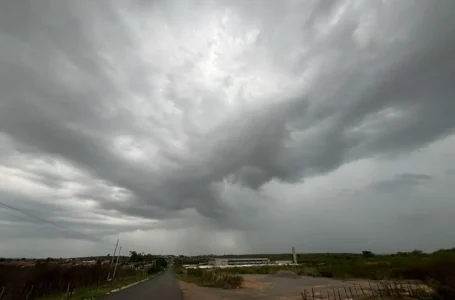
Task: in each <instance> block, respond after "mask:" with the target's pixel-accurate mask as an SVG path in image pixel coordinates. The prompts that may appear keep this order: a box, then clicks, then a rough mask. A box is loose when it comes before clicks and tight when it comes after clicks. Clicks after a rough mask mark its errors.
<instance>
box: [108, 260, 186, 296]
mask: <svg viewBox="0 0 455 300" xmlns="http://www.w3.org/2000/svg"><path fill="white" fill-rule="evenodd" d="M146 299H147V300H153V299H160V300H161V299H163V300H164V299H165V300H183V294H182V291H181V290H180V286H179V283H178V281H177V279H175V277H174V274H173V273H172V267H169V268H168V269H167V270H166V271H164V273H163V274H161V275H158V276H157V277H155V278H152V279H150V280H147V281H144V282H141V283H139V284H136V285H135V286H132V287H130V288H127V289H124V290H121V291H118V292H116V293H113V294H110V295H107V296H105V297H103V300H146Z"/></svg>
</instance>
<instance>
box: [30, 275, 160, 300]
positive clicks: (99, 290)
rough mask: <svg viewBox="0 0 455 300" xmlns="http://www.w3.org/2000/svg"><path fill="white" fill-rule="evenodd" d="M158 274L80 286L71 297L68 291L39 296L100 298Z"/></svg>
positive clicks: (49, 299)
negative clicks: (67, 293) (67, 295)
mask: <svg viewBox="0 0 455 300" xmlns="http://www.w3.org/2000/svg"><path fill="white" fill-rule="evenodd" d="M156 275H157V274H153V275H140V276H128V277H124V278H120V279H118V280H117V281H116V282H115V283H109V282H106V283H105V284H103V285H101V286H98V287H89V288H79V289H76V290H75V291H74V293H73V294H72V295H71V296H70V297H69V298H66V293H59V294H55V295H52V296H46V297H43V298H39V299H40V300H61V299H74V300H75V299H77V300H81V299H91V298H95V299H99V298H101V297H102V296H104V295H106V293H107V292H110V291H111V290H113V289H118V288H121V287H122V286H125V285H128V284H132V283H135V282H138V281H141V280H144V279H148V278H151V277H154V276H156Z"/></svg>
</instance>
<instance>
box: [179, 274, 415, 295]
mask: <svg viewBox="0 0 455 300" xmlns="http://www.w3.org/2000/svg"><path fill="white" fill-rule="evenodd" d="M243 278H244V281H243V284H242V288H240V289H233V290H227V289H215V288H208V287H200V286H197V285H195V284H192V283H187V282H180V286H181V288H182V291H183V294H184V297H185V298H184V299H185V300H196V299H201V300H204V299H207V300H209V299H211V300H212V299H213V300H217V299H225V300H246V299H261V300H287V299H289V300H291V299H292V300H296V299H300V300H302V294H303V297H304V299H307V300H313V299H315V300H317V299H320V300H326V299H327V300H328V299H336V300H339V299H340V298H341V299H351V298H363V299H367V298H372V294H373V293H374V295H375V298H378V299H380V297H381V298H383V299H386V296H385V295H387V291H386V289H385V288H384V285H383V283H381V282H378V281H368V280H361V279H357V280H337V279H329V278H313V277H307V276H302V277H297V278H292V277H290V276H289V277H288V276H282V275H244V276H243ZM389 286H391V287H398V288H401V289H402V290H401V291H400V294H401V295H403V296H406V295H407V294H408V293H409V291H408V288H409V287H410V286H411V288H412V289H413V290H416V289H417V288H423V286H420V287H419V285H418V284H417V283H411V284H408V283H407V282H401V283H398V284H397V285H395V282H390V283H389ZM378 289H379V290H378Z"/></svg>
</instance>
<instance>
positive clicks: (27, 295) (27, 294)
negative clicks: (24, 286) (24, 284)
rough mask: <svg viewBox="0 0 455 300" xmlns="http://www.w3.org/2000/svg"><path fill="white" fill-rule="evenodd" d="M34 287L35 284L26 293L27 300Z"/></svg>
mask: <svg viewBox="0 0 455 300" xmlns="http://www.w3.org/2000/svg"><path fill="white" fill-rule="evenodd" d="M34 287H35V286H34V285H32V288H31V289H30V291H29V292H28V293H26V294H25V299H26V300H28V298H29V297H30V295H31V294H32V292H33V288H34Z"/></svg>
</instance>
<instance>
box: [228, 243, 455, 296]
mask: <svg viewBox="0 0 455 300" xmlns="http://www.w3.org/2000/svg"><path fill="white" fill-rule="evenodd" d="M299 259H300V262H301V263H303V264H301V265H298V266H253V267H234V268H226V269H223V272H224V273H225V274H236V275H237V274H274V273H276V272H277V271H279V270H289V271H293V272H295V273H297V274H298V275H307V276H316V277H336V278H367V279H376V280H386V279H398V280H400V279H402V280H409V279H413V280H414V279H416V280H421V281H424V282H425V283H426V284H428V285H429V286H431V287H432V289H433V290H434V291H435V295H432V296H431V297H433V299H455V248H453V249H449V250H439V251H436V252H434V253H431V254H426V253H423V252H422V251H419V250H414V251H412V252H399V253H397V254H392V255H377V254H376V255H375V254H373V253H372V252H370V251H363V252H362V254H300V255H299ZM427 296H428V295H427ZM427 299H430V298H427Z"/></svg>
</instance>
